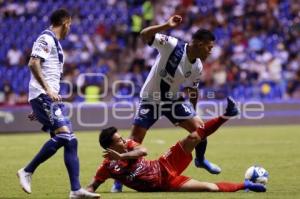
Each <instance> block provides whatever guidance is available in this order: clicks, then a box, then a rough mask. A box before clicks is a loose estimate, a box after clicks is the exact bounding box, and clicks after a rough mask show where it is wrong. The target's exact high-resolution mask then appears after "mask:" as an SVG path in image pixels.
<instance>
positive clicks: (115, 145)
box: [87, 127, 266, 192]
mask: <svg viewBox="0 0 300 199" xmlns="http://www.w3.org/2000/svg"><path fill="white" fill-rule="evenodd" d="M207 136H209V133H208V134H206V133H203V131H202V130H199V131H198V130H197V131H195V132H192V133H191V134H189V135H188V136H187V137H185V138H184V139H182V140H180V141H179V142H177V143H176V144H175V145H174V146H172V147H171V148H170V149H169V151H168V152H167V153H165V154H164V155H163V156H161V157H160V158H159V159H157V160H146V159H145V158H144V156H146V155H147V150H146V148H144V147H142V146H140V145H139V144H138V143H136V142H135V141H133V140H130V139H129V140H124V139H123V138H122V137H121V136H120V134H119V133H118V131H117V129H116V128H115V127H110V128H107V129H104V130H102V132H101V134H100V136H99V142H100V145H101V146H102V147H103V148H104V149H105V151H104V155H103V157H104V158H105V159H104V161H103V163H102V165H101V166H100V167H99V168H98V170H97V172H96V175H95V177H94V179H93V181H92V182H91V184H90V185H88V187H87V189H88V190H89V191H91V192H95V191H96V189H97V188H98V187H99V186H100V185H101V184H102V183H104V182H105V180H106V179H108V178H113V179H116V180H119V181H120V182H121V183H122V184H124V185H126V186H127V187H129V188H131V189H134V190H137V191H145V192H146V191H147V192H152V191H181V192H189V191H199V192H201V191H206V192H235V191H239V190H243V189H249V190H251V191H255V192H265V191H266V187H265V185H263V184H259V183H253V182H251V181H248V180H246V181H245V182H242V183H232V182H218V183H209V182H200V181H197V180H194V179H191V178H190V177H186V176H183V175H181V174H182V172H183V171H184V170H185V169H186V168H187V167H188V165H189V164H190V162H191V161H192V151H193V150H194V148H195V146H196V145H197V144H198V143H199V142H200V141H201V140H202V139H205V138H206V137H207Z"/></svg>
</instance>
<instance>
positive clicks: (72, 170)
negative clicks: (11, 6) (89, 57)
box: [17, 9, 100, 199]
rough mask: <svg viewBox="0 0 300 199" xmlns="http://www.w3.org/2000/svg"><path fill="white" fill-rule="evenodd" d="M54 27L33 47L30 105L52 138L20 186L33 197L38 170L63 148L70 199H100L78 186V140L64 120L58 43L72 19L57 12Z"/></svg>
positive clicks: (61, 57)
mask: <svg viewBox="0 0 300 199" xmlns="http://www.w3.org/2000/svg"><path fill="white" fill-rule="evenodd" d="M50 21H51V26H50V28H49V29H46V30H45V31H43V32H42V33H41V35H40V36H39V37H38V38H37V40H36V42H35V43H34V45H33V49H32V53H31V58H30V61H29V67H30V70H31V80H30V82H29V102H30V104H31V106H32V110H33V114H34V117H36V119H37V120H38V121H39V122H40V123H42V124H43V130H45V131H48V132H50V135H51V138H50V139H49V140H48V141H47V142H46V143H45V144H44V146H43V147H42V148H41V150H40V151H39V152H38V154H37V155H36V156H35V157H34V158H33V160H32V161H31V162H30V163H29V164H28V165H27V166H26V167H25V168H22V169H20V170H19V171H18V173H17V175H18V177H19V180H20V184H21V186H22V188H23V190H24V191H25V192H26V193H31V178H32V174H33V173H34V171H35V170H36V169H37V167H38V166H39V165H40V164H41V163H43V162H45V161H46V160H47V159H49V158H50V157H52V156H53V155H54V154H55V153H56V151H57V150H58V149H60V148H61V147H64V161H65V165H66V167H67V170H68V174H69V178H70V184H71V192H70V195H69V197H70V198H72V199H75V198H100V195H99V194H95V193H91V192H88V191H87V190H85V189H83V188H81V185H80V182H79V159H78V156H77V139H76V137H75V135H74V133H73V131H72V127H71V123H70V120H69V119H68V118H67V117H66V116H65V112H64V107H63V104H62V103H61V102H60V101H61V97H60V96H59V94H58V93H59V89H60V88H59V83H60V78H61V75H62V72H63V63H64V55H63V50H62V47H61V45H60V43H59V40H60V39H64V38H65V37H66V35H67V34H68V32H69V30H70V26H71V15H70V14H69V12H68V11H67V10H65V9H58V10H56V11H54V12H53V13H52V15H51V17H50Z"/></svg>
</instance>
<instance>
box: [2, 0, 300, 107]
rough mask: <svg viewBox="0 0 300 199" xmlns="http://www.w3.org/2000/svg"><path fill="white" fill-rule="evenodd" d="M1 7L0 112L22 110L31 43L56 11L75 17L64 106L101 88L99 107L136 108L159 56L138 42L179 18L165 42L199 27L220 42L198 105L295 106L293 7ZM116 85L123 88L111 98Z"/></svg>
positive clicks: (296, 25) (15, 0)
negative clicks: (151, 28) (154, 27)
mask: <svg viewBox="0 0 300 199" xmlns="http://www.w3.org/2000/svg"><path fill="white" fill-rule="evenodd" d="M0 6H1V7H0V27H1V28H0V39H1V48H0V104H2V105H18V104H26V103H27V90H28V82H29V79H30V72H29V69H28V67H27V63H28V60H29V56H30V51H31V47H32V43H33V41H34V40H35V39H36V37H37V36H38V34H39V33H40V32H41V31H42V30H43V29H44V28H45V27H47V24H48V18H47V17H46V16H47V15H48V14H49V13H50V12H51V11H52V10H54V9H56V8H59V7H64V8H67V9H68V10H70V11H71V12H72V14H73V24H72V29H71V34H70V35H69V36H68V38H67V39H66V40H64V41H62V46H63V48H64V52H65V56H66V59H65V66H64V70H65V71H64V77H63V80H64V81H63V83H62V89H61V92H62V93H61V94H63V95H64V94H65V95H66V94H68V93H71V95H70V96H69V97H68V98H67V100H68V101H72V102H80V101H85V100H86V99H89V96H88V95H89V94H88V93H90V92H86V91H91V90H92V91H96V92H99V93H101V92H104V90H105V88H104V87H105V86H109V88H108V95H106V96H104V97H102V98H100V99H99V100H102V101H122V100H127V101H132V100H137V99H138V93H139V90H140V89H141V87H142V84H143V82H144V81H145V79H146V77H147V74H148V72H149V70H150V67H151V64H152V63H153V62H154V60H155V56H156V54H157V53H156V52H155V50H153V49H151V48H150V47H148V46H146V45H145V44H143V43H142V42H141V41H140V40H139V39H138V32H139V31H140V30H141V29H142V28H143V27H145V26H147V25H149V24H156V23H161V22H163V21H165V20H166V19H167V18H168V17H169V16H171V15H172V14H180V15H182V16H183V18H184V23H183V24H182V26H181V27H180V28H178V29H175V30H172V31H170V32H168V34H170V35H173V36H175V37H179V38H181V39H183V40H188V39H189V38H190V37H191V34H192V32H193V31H195V30H196V29H197V28H199V27H203V28H208V29H210V30H212V31H213V32H214V33H215V35H216V37H217V42H216V46H215V48H214V50H213V53H212V56H211V57H210V59H209V60H208V61H207V62H206V63H205V69H204V72H203V75H202V82H201V84H200V87H201V89H202V91H203V93H204V95H202V98H209V97H210V96H209V95H208V94H207V93H210V91H214V93H215V95H214V96H213V97H215V98H217V99H223V98H224V97H225V96H227V95H228V94H231V95H233V97H234V98H236V99H239V100H247V99H258V100H274V99H278V100H281V99H299V98H300V53H299V51H300V14H299V13H300V4H299V1H297V0H283V1H278V0H266V1H260V0H253V1H246V0H224V1H223V0H195V1H193V0H172V1H158V0H155V1H142V0H140V1H139V0H108V1H106V0H105V1H104V0H78V1H73V0H65V1H58V0H47V1H36V0H23V1H20V0H9V1H1V0H0ZM84 73H97V74H103V75H106V76H107V77H108V78H107V81H108V82H106V81H105V78H103V76H101V75H100V76H99V75H97V76H85V77H84V76H82V75H80V74H84ZM116 80H124V82H121V83H119V84H118V85H117V91H116V93H118V95H117V96H116V95H115V96H113V95H112V92H113V89H114V88H113V87H112V85H113V82H114V81H116ZM127 80H131V81H133V82H134V89H133V88H132V87H131V85H130V84H128V83H126V82H125V81H127ZM64 82H71V84H72V86H70V85H69V84H65V83H64ZM95 86H96V87H98V89H95ZM132 89H133V90H132ZM78 91H80V92H82V93H84V96H82V95H79V94H78ZM132 92H133V95H130V93H132Z"/></svg>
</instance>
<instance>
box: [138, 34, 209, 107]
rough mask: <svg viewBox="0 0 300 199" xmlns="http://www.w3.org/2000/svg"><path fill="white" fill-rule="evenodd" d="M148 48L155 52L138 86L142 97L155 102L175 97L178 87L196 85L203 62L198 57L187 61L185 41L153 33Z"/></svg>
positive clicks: (176, 97)
mask: <svg viewBox="0 0 300 199" xmlns="http://www.w3.org/2000/svg"><path fill="white" fill-rule="evenodd" d="M151 47H154V48H156V49H157V50H158V51H159V55H158V56H157V58H156V61H155V63H154V65H153V66H152V68H151V71H150V73H149V75H148V77H147V79H146V81H145V83H144V85H143V87H142V90H141V93H140V97H141V99H142V100H146V101H154V102H158V103H159V102H160V101H166V100H167V101H168V100H177V99H178V98H180V96H181V95H180V89H181V87H192V88H197V87H198V84H199V81H200V74H201V71H202V69H203V65H202V62H201V60H200V59H196V61H195V62H194V63H190V61H189V59H188V57H187V54H186V48H187V43H184V42H182V41H180V40H178V39H176V38H174V37H171V36H166V35H163V34H159V33H157V34H156V35H155V38H154V40H153V42H152V44H151Z"/></svg>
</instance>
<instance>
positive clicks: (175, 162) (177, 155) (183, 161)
mask: <svg viewBox="0 0 300 199" xmlns="http://www.w3.org/2000/svg"><path fill="white" fill-rule="evenodd" d="M192 159H193V157H192V154H191V153H186V152H185V151H184V150H183V148H182V146H181V145H180V143H179V142H178V143H177V144H176V145H174V146H172V147H171V148H170V150H169V151H168V152H167V153H165V154H164V155H163V156H161V157H160V158H159V160H158V161H159V163H160V164H161V165H162V168H163V169H165V171H166V173H167V176H164V177H163V178H164V182H165V183H166V184H168V185H167V186H166V187H167V189H168V190H177V189H178V188H179V187H181V186H182V185H183V184H184V183H185V182H187V181H188V180H190V179H191V178H189V177H186V176H182V175H181V174H182V172H183V171H184V170H185V169H186V168H187V167H188V166H189V164H190V163H191V161H192Z"/></svg>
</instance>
